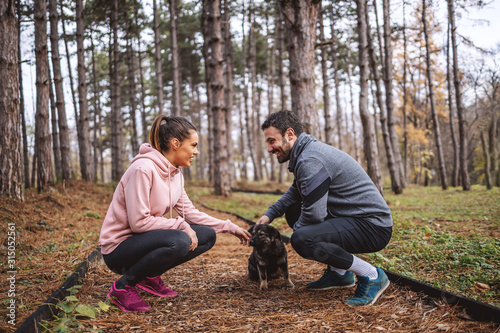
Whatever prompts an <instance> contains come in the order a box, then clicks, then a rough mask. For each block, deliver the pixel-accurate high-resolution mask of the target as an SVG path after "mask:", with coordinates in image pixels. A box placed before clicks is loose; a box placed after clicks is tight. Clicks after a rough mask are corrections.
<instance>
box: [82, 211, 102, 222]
mask: <svg viewBox="0 0 500 333" xmlns="http://www.w3.org/2000/svg"><path fill="white" fill-rule="evenodd" d="M83 215H85V216H87V217H93V218H95V219H96V220H99V219H100V218H101V214H99V213H96V212H91V211H89V210H88V211H86V212H85V213H84V214H83Z"/></svg>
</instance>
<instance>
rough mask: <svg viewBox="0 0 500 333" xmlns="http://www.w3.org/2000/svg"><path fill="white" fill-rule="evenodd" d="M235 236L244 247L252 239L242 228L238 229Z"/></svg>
mask: <svg viewBox="0 0 500 333" xmlns="http://www.w3.org/2000/svg"><path fill="white" fill-rule="evenodd" d="M234 235H235V236H236V237H238V238H239V239H240V243H241V244H243V245H248V244H249V243H250V239H251V238H252V235H251V234H250V233H249V232H248V231H246V230H245V229H243V228H240V227H238V229H236V231H235V233H234Z"/></svg>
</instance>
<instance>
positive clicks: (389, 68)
mask: <svg viewBox="0 0 500 333" xmlns="http://www.w3.org/2000/svg"><path fill="white" fill-rule="evenodd" d="M382 3H383V9H384V53H385V57H384V61H385V64H384V83H385V96H386V98H385V103H386V105H387V127H388V130H389V138H390V140H391V146H392V152H393V155H394V167H395V170H396V174H395V177H398V178H399V181H398V182H397V183H396V184H395V185H394V186H393V187H394V188H393V190H394V193H396V194H401V193H403V188H405V187H406V178H405V173H404V167H403V162H402V158H401V150H400V149H399V137H398V133H397V132H396V124H395V122H394V98H393V90H394V89H393V85H392V80H393V64H392V42H391V30H392V29H391V23H390V15H389V12H390V8H389V7H390V1H389V0H383V2H382Z"/></svg>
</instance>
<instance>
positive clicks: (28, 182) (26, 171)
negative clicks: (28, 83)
mask: <svg viewBox="0 0 500 333" xmlns="http://www.w3.org/2000/svg"><path fill="white" fill-rule="evenodd" d="M16 7H17V38H18V42H17V52H18V57H19V59H18V61H19V101H20V113H21V135H22V140H23V166H24V187H25V188H31V184H32V183H31V180H30V163H29V153H28V136H27V134H26V115H25V114H26V110H25V108H24V91H23V90H24V87H23V75H22V69H21V68H22V66H21V63H22V59H21V2H20V1H17V2H16ZM5 22H8V21H5ZM6 49H7V47H1V49H0V52H1V50H6ZM2 72H3V71H2ZM5 73H7V72H5ZM5 75H6V76H7V74H5Z"/></svg>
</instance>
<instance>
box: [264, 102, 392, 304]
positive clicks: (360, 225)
mask: <svg viewBox="0 0 500 333" xmlns="http://www.w3.org/2000/svg"><path fill="white" fill-rule="evenodd" d="M261 128H262V130H263V131H264V135H265V140H266V143H267V151H268V152H269V153H272V154H275V155H276V157H277V158H278V161H279V162H280V163H285V162H286V161H289V165H288V170H289V171H290V172H293V175H294V178H295V179H294V182H293V185H292V186H291V187H290V188H289V189H288V191H287V192H286V193H285V194H284V195H283V196H282V197H281V198H280V199H279V200H278V201H277V202H276V203H275V204H273V205H271V206H270V207H269V209H268V210H267V212H266V213H265V214H264V215H263V216H262V217H261V218H260V219H259V221H258V222H257V223H259V224H266V223H271V221H273V220H274V219H275V218H277V217H280V216H282V215H283V214H285V216H286V219H287V222H288V224H289V225H290V227H292V228H293V230H294V233H293V234H292V237H291V244H292V246H293V248H294V249H295V251H297V253H298V254H299V255H301V256H302V257H304V258H306V259H311V260H315V261H318V262H322V263H325V264H327V265H328V267H327V268H326V270H325V272H324V274H323V276H322V277H321V278H320V279H319V280H317V281H314V282H309V283H308V285H307V287H308V288H310V289H316V290H324V289H331V288H346V287H352V286H354V285H355V282H356V281H355V275H356V277H357V280H358V287H357V288H356V291H355V294H354V297H353V298H350V299H348V300H347V301H346V303H347V304H349V305H352V306H361V305H371V304H373V303H375V302H376V301H377V299H378V298H379V297H380V295H381V294H382V293H383V292H384V291H385V289H387V287H388V286H389V279H388V278H387V275H386V274H385V272H384V271H383V270H382V269H380V268H378V267H375V266H373V265H371V264H370V263H368V262H366V261H364V260H362V259H360V258H358V257H356V256H355V255H353V253H369V252H377V251H380V250H381V249H383V248H384V247H385V246H386V245H387V244H388V243H389V240H390V238H391V235H392V217H391V210H390V209H389V207H388V206H387V204H386V202H385V200H384V198H383V197H382V195H381V194H380V192H379V191H378V190H377V188H376V187H375V185H374V184H373V182H372V180H371V179H370V177H369V176H368V175H367V173H366V172H365V171H364V170H363V168H362V167H361V166H360V165H359V163H358V162H356V161H355V160H354V159H353V158H351V157H350V156H349V155H348V154H346V153H344V152H342V151H340V150H338V149H336V148H334V147H332V146H330V145H327V144H325V143H322V142H319V141H317V140H316V139H315V138H314V137H313V136H311V135H307V134H305V133H303V127H302V124H301V123H300V121H299V119H298V117H297V116H296V115H295V114H294V113H292V112H290V111H279V112H276V113H273V114H271V115H269V117H268V118H267V120H266V121H265V122H264V123H263V124H262V127H261Z"/></svg>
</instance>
